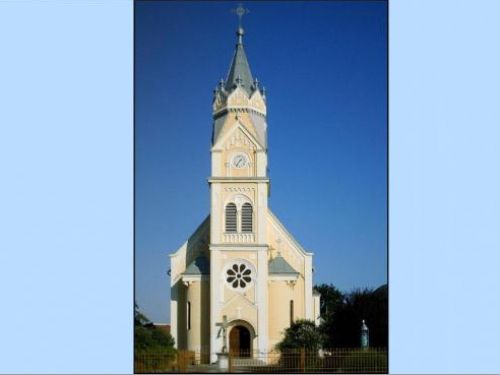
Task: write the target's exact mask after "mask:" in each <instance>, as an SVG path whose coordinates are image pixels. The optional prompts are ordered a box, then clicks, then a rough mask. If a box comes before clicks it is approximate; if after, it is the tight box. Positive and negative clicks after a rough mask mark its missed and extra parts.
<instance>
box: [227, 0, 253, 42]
mask: <svg viewBox="0 0 500 375" xmlns="http://www.w3.org/2000/svg"><path fill="white" fill-rule="evenodd" d="M231 11H232V12H233V13H236V15H237V16H238V31H236V35H237V36H238V44H243V34H244V33H245V32H244V31H243V26H241V18H242V17H243V16H244V15H245V14H248V13H250V11H249V10H248V9H245V8H243V4H241V3H240V4H238V7H237V8H236V9H232V10H231Z"/></svg>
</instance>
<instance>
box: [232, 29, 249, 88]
mask: <svg viewBox="0 0 500 375" xmlns="http://www.w3.org/2000/svg"><path fill="white" fill-rule="evenodd" d="M244 34H245V32H244V30H243V28H242V27H241V26H240V27H238V30H237V31H236V36H237V37H238V40H237V44H236V50H235V52H234V56H233V60H232V61H231V67H230V68H229V73H228V75H227V79H226V91H232V90H233V88H235V87H236V86H242V87H243V89H244V90H245V91H246V92H247V93H249V94H250V93H251V91H252V88H253V84H254V80H253V77H252V72H251V71H250V65H249V64H248V60H247V56H246V54H245V50H244V49H243V35H244Z"/></svg>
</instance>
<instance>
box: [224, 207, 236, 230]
mask: <svg viewBox="0 0 500 375" xmlns="http://www.w3.org/2000/svg"><path fill="white" fill-rule="evenodd" d="M226 232H236V205H235V204H234V203H228V204H227V206H226Z"/></svg>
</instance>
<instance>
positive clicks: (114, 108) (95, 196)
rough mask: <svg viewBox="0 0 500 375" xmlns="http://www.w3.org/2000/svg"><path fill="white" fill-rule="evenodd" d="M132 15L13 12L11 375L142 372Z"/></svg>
mask: <svg viewBox="0 0 500 375" xmlns="http://www.w3.org/2000/svg"><path fill="white" fill-rule="evenodd" d="M132 12H133V8H132V3H131V2H130V1H122V0H119V1H109V0H106V1H74V2H70V1H9V2H1V1H0V108H1V109H0V129H1V130H0V176H1V183H0V233H1V234H0V325H1V327H0V373H36V372H43V373H92V372H94V373H101V372H102V373H127V372H131V371H132V353H133V352H132V340H133V332H132V326H133V295H132V293H133V273H132V269H133V268H132V265H133V246H132V239H133V237H132V229H133V220H132V212H133V211H132V209H133V206H132V193H133V189H132V181H133V171H132V161H133V158H132V155H133V154H132V151H133V138H132V135H133V119H132V113H133V112H132V105H133V91H132V89H133V86H132V74H133V70H132V68H133V65H132V63H133V54H132V52H133V45H132V35H133V34H132V32H133V18H132V16H133V13H132Z"/></svg>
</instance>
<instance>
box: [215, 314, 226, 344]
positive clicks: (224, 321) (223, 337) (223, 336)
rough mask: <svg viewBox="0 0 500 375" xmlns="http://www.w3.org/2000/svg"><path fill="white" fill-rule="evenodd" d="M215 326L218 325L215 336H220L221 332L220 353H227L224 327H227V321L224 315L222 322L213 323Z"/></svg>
mask: <svg viewBox="0 0 500 375" xmlns="http://www.w3.org/2000/svg"><path fill="white" fill-rule="evenodd" d="M215 325H216V326H217V327H220V329H219V332H218V333H217V338H219V337H220V335H221V333H222V353H227V334H226V329H227V327H229V323H228V322H227V316H226V315H224V316H223V317H222V323H215Z"/></svg>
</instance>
